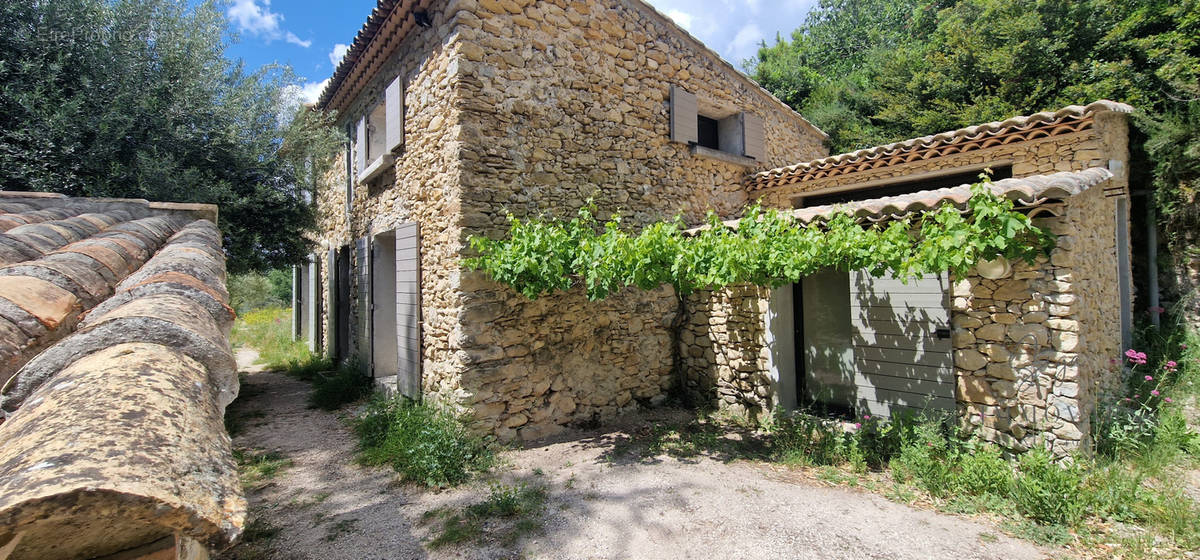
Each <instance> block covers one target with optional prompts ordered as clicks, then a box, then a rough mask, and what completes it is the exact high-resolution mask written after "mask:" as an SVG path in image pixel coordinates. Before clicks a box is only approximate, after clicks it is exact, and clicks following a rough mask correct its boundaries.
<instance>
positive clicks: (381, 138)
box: [367, 100, 389, 163]
mask: <svg viewBox="0 0 1200 560" xmlns="http://www.w3.org/2000/svg"><path fill="white" fill-rule="evenodd" d="M386 127H387V107H385V106H384V103H383V101H382V100H381V101H380V102H379V103H376V104H375V106H374V107H372V108H371V112H370V113H368V115H367V163H370V162H373V161H375V160H377V159H379V158H380V156H382V155H383V154H385V153H388V152H389V150H387V148H386V147H385V146H386V145H387V138H386V135H385V133H384V131H385V130H386Z"/></svg>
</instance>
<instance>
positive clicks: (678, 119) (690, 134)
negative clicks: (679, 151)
mask: <svg viewBox="0 0 1200 560" xmlns="http://www.w3.org/2000/svg"><path fill="white" fill-rule="evenodd" d="M699 111H700V109H699V108H698V107H697V105H696V95H695V94H693V93H690V92H688V91H687V90H685V89H683V88H681V87H679V86H671V141H672V142H683V143H684V144H687V143H695V142H697V141H699V140H700V133H699V131H698V130H697V126H696V117H697V116H698V115H699Z"/></svg>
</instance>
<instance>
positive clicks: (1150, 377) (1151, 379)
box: [1146, 375, 1154, 381]
mask: <svg viewBox="0 0 1200 560" xmlns="http://www.w3.org/2000/svg"><path fill="white" fill-rule="evenodd" d="M1146 381H1154V376H1153V375H1147V376H1146Z"/></svg>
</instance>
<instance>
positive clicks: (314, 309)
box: [303, 254, 321, 352]
mask: <svg viewBox="0 0 1200 560" xmlns="http://www.w3.org/2000/svg"><path fill="white" fill-rule="evenodd" d="M308 260H309V262H308V264H306V265H305V268H306V269H307V270H308V277H307V278H306V279H305V280H306V281H307V282H306V285H305V286H304V301H305V303H306V305H307V306H308V307H306V308H305V309H304V318H305V321H306V325H305V326H304V329H303V330H304V332H305V336H306V341H307V342H308V348H309V350H312V351H313V352H319V351H320V348H321V323H320V319H321V300H320V298H319V297H318V296H317V294H320V293H321V258H320V257H319V256H317V255H316V254H313V255H309V259H308Z"/></svg>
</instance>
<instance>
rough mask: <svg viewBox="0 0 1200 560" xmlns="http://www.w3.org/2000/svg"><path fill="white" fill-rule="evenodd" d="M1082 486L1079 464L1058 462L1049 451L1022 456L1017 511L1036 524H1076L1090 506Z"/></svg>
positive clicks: (1015, 485) (1016, 482)
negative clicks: (1036, 522)
mask: <svg viewBox="0 0 1200 560" xmlns="http://www.w3.org/2000/svg"><path fill="white" fill-rule="evenodd" d="M1082 484H1083V469H1082V467H1081V466H1080V465H1079V464H1078V463H1070V464H1066V462H1060V463H1056V462H1055V461H1054V458H1053V457H1051V455H1050V453H1049V452H1047V451H1045V450H1043V449H1035V450H1033V451H1029V452H1027V453H1025V454H1024V455H1022V456H1021V461H1020V464H1019V467H1018V475H1017V477H1016V479H1015V480H1014V483H1013V497H1014V498H1015V500H1016V504H1017V510H1018V511H1020V512H1021V513H1022V514H1024V515H1025V516H1026V517H1028V518H1030V519H1033V520H1034V521H1038V522H1041V523H1054V524H1060V525H1074V524H1075V523H1077V522H1078V521H1079V520H1080V519H1081V518H1082V517H1083V514H1084V512H1085V511H1086V510H1087V506H1088V504H1087V500H1086V499H1085V498H1084V497H1083V494H1082V492H1081V487H1082Z"/></svg>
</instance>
